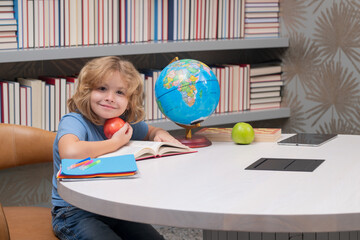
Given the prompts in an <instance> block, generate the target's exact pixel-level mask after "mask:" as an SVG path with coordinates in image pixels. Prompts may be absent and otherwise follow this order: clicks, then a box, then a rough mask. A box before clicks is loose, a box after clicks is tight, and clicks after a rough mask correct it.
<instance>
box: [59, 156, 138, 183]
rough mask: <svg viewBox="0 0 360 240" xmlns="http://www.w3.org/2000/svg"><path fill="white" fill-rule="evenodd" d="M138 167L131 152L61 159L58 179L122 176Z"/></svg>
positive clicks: (127, 174) (128, 174)
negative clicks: (82, 158) (100, 156)
mask: <svg viewBox="0 0 360 240" xmlns="http://www.w3.org/2000/svg"><path fill="white" fill-rule="evenodd" d="M137 170H138V168H137V165H136V161H135V157H134V155H133V154H127V155H120V156H114V157H105V158H94V159H90V158H88V159H84V160H81V159H62V160H61V167H60V170H59V172H58V174H57V178H58V179H69V178H96V177H102V178H104V177H107V178H109V177H123V176H132V175H135V174H136V172H137Z"/></svg>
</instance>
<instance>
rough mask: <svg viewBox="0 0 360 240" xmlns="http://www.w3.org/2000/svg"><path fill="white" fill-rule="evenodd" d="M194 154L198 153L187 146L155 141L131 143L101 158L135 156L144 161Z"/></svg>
mask: <svg viewBox="0 0 360 240" xmlns="http://www.w3.org/2000/svg"><path fill="white" fill-rule="evenodd" d="M194 152H197V151H196V150H194V149H191V148H189V147H187V146H185V145H179V144H175V143H168V142H154V141H130V142H129V143H128V144H126V145H125V146H123V147H121V148H119V149H118V150H116V151H114V152H112V153H108V154H105V155H102V156H99V158H103V157H114V156H120V155H126V154H134V156H135V159H136V160H143V159H147V158H155V157H165V156H171V155H178V154H185V153H194Z"/></svg>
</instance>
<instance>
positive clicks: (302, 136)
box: [278, 133, 337, 146]
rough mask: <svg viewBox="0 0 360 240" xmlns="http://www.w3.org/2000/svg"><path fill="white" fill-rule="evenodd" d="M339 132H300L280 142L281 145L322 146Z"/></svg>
mask: <svg viewBox="0 0 360 240" xmlns="http://www.w3.org/2000/svg"><path fill="white" fill-rule="evenodd" d="M336 136H337V134H321V133H298V134H295V135H294V136H291V137H289V138H286V139H284V140H281V141H279V142H278V144H279V145H292V146H320V145H321V144H324V143H325V142H327V141H330V140H331V139H333V138H335V137H336Z"/></svg>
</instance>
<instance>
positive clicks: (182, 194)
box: [58, 135, 360, 232]
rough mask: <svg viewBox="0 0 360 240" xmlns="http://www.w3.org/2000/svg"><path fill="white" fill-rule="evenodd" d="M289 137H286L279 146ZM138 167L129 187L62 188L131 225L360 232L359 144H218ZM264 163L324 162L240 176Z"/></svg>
mask: <svg viewBox="0 0 360 240" xmlns="http://www.w3.org/2000/svg"><path fill="white" fill-rule="evenodd" d="M285 136H289V135H283V136H282V138H284V137H285ZM197 150H198V152H197V153H191V154H184V155H177V156H171V157H162V158H156V159H148V160H143V161H138V162H137V163H138V168H139V175H138V176H137V177H136V178H133V179H114V180H96V181H79V182H59V184H58V191H59V193H60V195H61V196H62V197H63V198H64V199H65V200H66V201H68V202H69V203H71V204H73V205H75V206H77V207H80V208H82V209H85V210H88V211H91V212H94V213H98V214H102V215H105V216H110V217H114V218H119V219H125V220H130V221H137V222H144V223H150V224H157V225H168V226H174V227H184V228H200V229H209V230H220V231H246V232H331V231H354V230H360V190H359V186H360V157H359V156H360V136H357V135H339V136H337V137H336V138H335V139H333V140H331V141H329V142H327V143H325V144H324V145H321V146H319V147H300V146H280V145H277V143H275V142H271V143H265V142H263V143H252V144H250V145H236V144H233V143H231V142H226V143H216V142H214V143H213V145H212V146H210V147H206V148H200V149H197ZM262 157H268V158H302V159H324V160H325V161H324V162H323V163H322V164H321V165H320V166H319V167H318V168H317V169H315V171H313V172H286V171H265V170H245V168H246V167H247V166H249V165H250V164H252V163H253V162H255V161H256V160H258V159H259V158H262Z"/></svg>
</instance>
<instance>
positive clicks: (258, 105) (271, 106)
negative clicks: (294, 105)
mask: <svg viewBox="0 0 360 240" xmlns="http://www.w3.org/2000/svg"><path fill="white" fill-rule="evenodd" d="M280 107H281V103H280V102H268V103H256V104H250V110H266V109H274V108H280Z"/></svg>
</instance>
